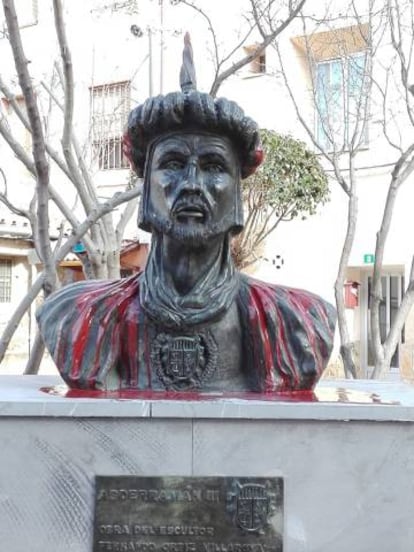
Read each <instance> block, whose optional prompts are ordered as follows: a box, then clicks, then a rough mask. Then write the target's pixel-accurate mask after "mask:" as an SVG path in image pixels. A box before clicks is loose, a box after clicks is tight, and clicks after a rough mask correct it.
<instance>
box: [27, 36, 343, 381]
mask: <svg viewBox="0 0 414 552" xmlns="http://www.w3.org/2000/svg"><path fill="white" fill-rule="evenodd" d="M180 77H181V87H182V90H181V91H180V92H174V93H170V94H167V95H165V96H157V97H152V98H148V99H147V100H146V101H145V102H144V103H143V104H142V105H140V106H138V107H137V108H135V109H134V110H133V111H132V112H131V114H130V116H129V121H128V129H127V132H126V135H125V140H124V146H125V152H126V154H127V155H128V157H129V159H130V161H131V163H132V166H133V168H134V170H135V171H136V172H137V174H138V175H140V176H143V177H144V189H143V196H142V198H141V205H140V211H139V220H138V223H139V226H140V227H141V228H143V229H145V230H148V231H150V232H151V234H152V241H151V249H150V253H149V258H148V262H147V265H146V268H145V270H144V271H143V272H142V273H141V274H138V275H134V276H132V277H130V278H128V279H124V280H117V281H113V280H112V281H85V282H81V283H76V284H72V285H69V286H66V287H64V288H62V289H61V290H59V291H58V292H56V293H55V294H53V295H52V296H51V297H50V298H49V299H48V300H47V301H46V302H45V303H44V305H43V306H42V307H41V308H40V310H39V312H38V321H39V325H40V329H41V332H42V335H43V337H44V340H45V343H46V345H47V347H48V349H49V351H50V353H51V355H52V357H53V359H54V361H55V362H56V364H57V366H58V369H59V371H60V373H61V375H62V377H63V379H64V380H65V381H66V382H67V384H68V385H69V386H70V387H73V388H86V389H102V390H115V389H131V388H132V389H138V390H148V389H152V390H165V389H167V390H180V391H181V390H194V389H195V390H202V391H204V390H206V391H214V390H220V391H222V390H228V391H247V390H250V391H257V392H272V391H286V390H300V389H312V388H313V386H314V385H315V383H316V382H317V380H318V379H319V377H320V375H321V374H322V372H323V370H324V368H325V366H326V363H327V361H328V359H329V355H330V352H331V349H332V338H333V332H334V326H335V311H334V309H333V307H332V306H331V305H329V304H328V303H326V302H325V301H324V300H323V299H321V298H319V297H317V296H315V295H313V294H311V293H308V292H305V291H301V290H294V289H290V288H285V287H281V286H275V285H271V284H266V283H263V282H260V281H257V280H254V279H252V278H249V277H247V276H246V275H243V274H241V273H239V272H238V271H236V270H235V267H234V264H233V261H232V258H231V255H230V240H231V237H232V236H233V235H235V234H237V233H238V232H240V231H241V230H242V228H243V207H242V202H241V195H240V179H241V178H246V177H247V176H249V175H250V174H252V173H253V172H254V171H255V170H256V168H257V167H258V165H259V164H260V163H261V161H262V157H263V154H262V150H261V147H260V139H259V131H258V127H257V125H256V123H255V122H254V121H252V120H251V119H250V118H248V117H246V116H245V114H244V112H243V110H242V109H241V108H240V107H239V106H238V105H237V104H235V103H234V102H231V101H229V100H227V99H224V98H219V99H214V98H212V97H211V96H209V95H208V94H204V93H201V92H199V91H197V90H196V87H195V72H194V68H193V64H192V51H191V44H190V42H189V38H188V36H186V39H185V48H184V55H183V68H182V70H181V75H180Z"/></svg>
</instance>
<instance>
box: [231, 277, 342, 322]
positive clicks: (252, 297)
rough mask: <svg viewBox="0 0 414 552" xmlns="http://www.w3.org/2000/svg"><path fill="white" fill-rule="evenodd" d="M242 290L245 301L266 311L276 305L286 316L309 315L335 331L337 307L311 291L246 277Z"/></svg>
mask: <svg viewBox="0 0 414 552" xmlns="http://www.w3.org/2000/svg"><path fill="white" fill-rule="evenodd" d="M241 290H242V294H244V296H245V300H246V298H247V297H248V300H249V301H250V302H254V303H256V304H260V306H261V307H263V308H264V309H265V310H266V305H267V306H270V305H274V306H275V307H276V308H277V309H278V310H279V311H281V312H282V313H283V314H284V315H289V316H290V317H292V316H294V315H296V317H298V318H303V316H302V315H303V314H307V315H309V316H310V317H314V318H315V319H318V321H323V322H324V323H325V324H326V326H327V327H328V328H329V329H330V331H331V332H333V331H334V329H335V324H336V309H335V307H334V306H333V305H332V304H331V303H329V302H328V301H326V300H325V299H323V298H322V297H320V296H319V295H316V294H314V293H312V292H310V291H306V290H303V289H297V288H291V287H288V286H281V285H276V284H270V283H268V282H263V281H261V280H257V279H255V278H252V277H250V276H246V275H242V277H241ZM243 290H244V291H243ZM307 318H308V317H307Z"/></svg>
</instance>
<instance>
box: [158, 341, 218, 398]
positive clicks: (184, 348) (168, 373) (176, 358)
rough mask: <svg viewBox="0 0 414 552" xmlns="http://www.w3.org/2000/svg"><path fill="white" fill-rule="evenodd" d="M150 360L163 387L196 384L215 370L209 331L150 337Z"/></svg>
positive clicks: (169, 387) (213, 345) (199, 384)
mask: <svg viewBox="0 0 414 552" xmlns="http://www.w3.org/2000/svg"><path fill="white" fill-rule="evenodd" d="M151 360H152V362H153V364H154V366H155V368H156V370H157V374H158V377H159V378H160V380H161V381H162V383H163V384H164V386H165V387H166V388H167V389H174V390H177V391H179V390H184V389H193V388H199V387H200V386H201V385H202V383H203V382H205V381H207V380H208V379H210V378H211V377H212V375H213V373H214V372H215V371H216V368H217V344H216V342H215V340H214V338H213V336H212V335H211V333H210V332H205V333H199V334H194V335H191V334H190V335H172V334H166V333H161V334H159V335H157V337H156V338H155V339H154V341H153V344H152V350H151Z"/></svg>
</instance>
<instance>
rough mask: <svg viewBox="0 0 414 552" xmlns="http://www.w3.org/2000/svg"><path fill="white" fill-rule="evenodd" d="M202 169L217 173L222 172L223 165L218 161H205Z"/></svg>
mask: <svg viewBox="0 0 414 552" xmlns="http://www.w3.org/2000/svg"><path fill="white" fill-rule="evenodd" d="M203 170H204V171H206V172H209V173H213V174H218V173H222V172H224V167H223V165H220V163H206V164H205V165H203Z"/></svg>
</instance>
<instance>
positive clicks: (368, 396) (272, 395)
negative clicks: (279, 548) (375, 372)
mask: <svg viewBox="0 0 414 552" xmlns="http://www.w3.org/2000/svg"><path fill="white" fill-rule="evenodd" d="M40 391H42V392H43V393H46V394H48V395H53V396H58V397H63V398H68V399H98V400H99V399H115V400H145V401H170V400H176V401H187V402H192V401H195V402H200V401H216V400H220V399H240V400H247V401H265V402H276V403H279V402H288V403H301V402H302V403H315V402H319V403H340V404H372V405H376V404H380V405H381V404H387V405H390V404H392V405H399V404H401V403H400V402H399V401H386V400H383V399H381V397H380V396H379V395H378V394H376V393H369V392H366V391H354V390H352V389H344V388H343V387H333V388H322V389H316V390H315V391H308V390H303V391H272V392H268V393H254V392H242V391H240V392H235V391H231V392H227V391H226V392H220V391H217V392H212V393H201V392H195V391H152V390H147V391H139V390H137V389H119V390H117V391H98V390H93V389H69V388H67V387H66V386H65V385H57V386H51V387H41V388H40Z"/></svg>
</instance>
